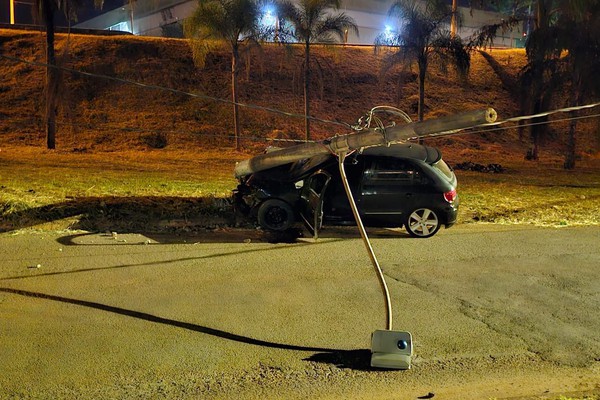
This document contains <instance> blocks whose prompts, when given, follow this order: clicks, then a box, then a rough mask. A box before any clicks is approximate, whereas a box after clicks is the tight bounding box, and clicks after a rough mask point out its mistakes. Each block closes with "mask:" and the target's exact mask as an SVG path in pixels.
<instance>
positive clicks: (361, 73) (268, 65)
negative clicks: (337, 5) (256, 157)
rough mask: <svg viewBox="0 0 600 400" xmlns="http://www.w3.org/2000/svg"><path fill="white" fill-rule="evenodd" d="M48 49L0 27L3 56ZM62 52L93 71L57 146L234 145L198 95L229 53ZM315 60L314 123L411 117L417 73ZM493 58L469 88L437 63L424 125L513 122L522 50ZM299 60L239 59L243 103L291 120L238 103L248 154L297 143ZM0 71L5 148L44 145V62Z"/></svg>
mask: <svg viewBox="0 0 600 400" xmlns="http://www.w3.org/2000/svg"><path fill="white" fill-rule="evenodd" d="M44 46H45V37H44V36H43V35H42V34H41V33H38V32H25V31H12V30H0V54H1V55H5V56H10V57H15V58H18V59H21V60H26V61H28V62H34V63H36V62H37V63H43V62H44V59H45V58H44V51H45V50H44ZM57 48H58V50H59V51H58V53H59V54H61V57H60V60H61V61H60V62H61V65H62V66H63V67H65V68H67V69H73V70H77V71H84V72H86V73H90V74H93V75H83V74H79V73H73V72H70V71H68V70H63V71H62V75H63V81H64V84H63V85H62V86H61V88H60V99H59V103H60V110H59V115H58V119H57V121H58V124H59V125H58V134H57V146H58V148H59V149H63V150H66V151H102V150H108V151H111V150H119V149H121V150H122V149H143V148H146V147H153V148H161V147H165V146H168V147H169V148H182V149H189V148H193V147H190V146H198V147H199V148H205V147H212V146H216V145H218V146H223V145H229V146H231V145H232V144H233V141H232V139H231V135H232V132H233V127H232V126H233V123H232V111H231V105H230V104H227V103H226V102H218V101H213V100H210V99H208V98H206V97H204V96H208V97H214V98H219V99H224V100H226V101H228V100H229V99H230V73H229V68H230V57H229V55H228V53H227V51H226V50H223V51H222V52H216V53H212V54H209V56H208V57H207V59H206V62H205V65H204V66H202V67H199V66H197V65H195V63H194V59H193V57H192V51H191V49H190V46H189V44H188V42H187V41H185V40H178V39H161V38H141V37H132V36H110V37H109V36H107V37H103V36H84V35H70V36H68V37H67V36H66V35H57ZM66 50H68V51H66ZM314 54H315V56H316V57H315V61H314V62H313V65H314V68H315V73H314V74H313V75H314V76H315V78H314V80H313V82H312V88H313V89H312V90H313V91H312V94H313V96H312V103H311V107H312V112H311V114H312V115H313V116H314V117H317V118H321V119H325V120H331V121H339V122H344V123H354V122H355V121H356V120H357V118H358V117H360V116H361V115H363V114H364V112H366V111H367V110H369V109H370V108H371V107H373V106H377V105H392V106H396V107H398V108H400V109H402V110H404V111H406V112H407V113H408V114H409V115H410V116H411V117H412V118H413V119H416V111H417V99H418V88H417V81H416V77H417V76H416V70H414V69H413V70H412V71H411V70H407V69H404V70H402V69H401V68H395V69H392V70H390V71H389V72H387V73H386V74H382V73H381V71H382V59H383V56H384V54H378V55H376V54H375V53H374V50H373V48H372V47H342V46H338V47H335V48H325V47H318V46H315V51H314ZM488 54H489V55H488V56H487V57H486V58H487V60H486V58H484V57H483V56H482V55H481V54H480V53H477V52H476V53H474V54H473V57H472V63H471V71H470V74H469V77H468V80H466V81H464V82H461V81H460V80H459V79H458V78H457V76H456V74H455V73H454V72H453V71H452V70H451V69H450V70H448V71H447V72H446V73H442V72H441V70H440V68H439V67H438V66H436V65H432V66H431V67H430V72H429V76H428V79H427V88H426V117H427V118H431V117H436V116H441V115H446V114H451V113H456V112H460V111H464V110H470V109H478V108H484V107H494V108H495V109H496V110H497V111H498V114H499V116H500V118H507V117H510V116H515V115H518V104H517V103H518V99H515V96H514V94H512V93H511V90H514V87H513V88H511V87H510V85H511V84H510V82H511V78H512V79H513V81H514V79H516V76H517V74H518V72H519V71H520V69H521V68H522V66H523V65H524V63H525V54H524V52H523V51H522V50H493V51H488ZM490 56H491V57H490ZM490 60H491V62H490ZM301 62H302V54H301V52H300V48H292V49H291V51H290V50H289V49H285V48H284V47H283V46H279V45H264V46H263V48H262V49H260V50H254V51H251V52H249V53H247V55H246V56H245V61H244V70H243V71H242V73H241V74H240V80H241V83H240V102H242V103H247V104H252V105H257V106H261V107H267V108H273V109H277V110H281V111H284V112H286V113H291V114H296V116H288V115H281V114H276V113H272V112H269V111H264V110H256V109H252V108H244V107H243V108H242V113H241V120H242V128H243V138H244V140H243V142H242V144H243V145H244V146H245V147H247V148H248V147H252V144H254V143H258V144H259V145H260V146H261V147H262V146H264V145H265V143H264V139H266V138H283V139H286V138H290V139H298V138H301V137H303V129H304V128H303V124H304V122H303V119H302V118H299V117H298V116H301V115H302V114H303V98H302V89H301V81H300V74H299V66H300V64H301ZM491 65H494V68H492V67H491ZM0 75H1V76H2V77H3V78H4V79H2V81H1V82H0V141H1V142H4V143H15V144H29V145H39V146H43V143H44V128H43V115H44V81H45V70H44V68H43V66H41V65H36V64H28V63H25V62H18V61H14V60H9V59H1V58H0ZM101 76H105V77H110V78H113V79H108V78H105V77H101ZM500 77H502V78H503V79H500ZM507 77H508V80H507ZM114 78H116V79H117V80H115V79H114ZM125 81H131V82H135V83H137V84H141V85H148V86H146V87H142V86H139V85H134V84H132V83H127V82H125ZM164 88H166V89H169V90H165V89H164ZM190 94H193V95H196V97H194V96H191V95H190ZM198 96H200V97H198ZM590 124H593V123H592V122H590ZM590 126H592V125H590ZM563 128H564V127H563ZM563 128H561V127H560V126H553V129H554V130H555V131H556V133H555V135H554V137H553V140H555V141H556V142H558V143H560V142H562V136H563V135H564V134H563V133H561V129H563ZM593 129H594V128H589V129H588V130H590V131H592V130H593ZM312 130H313V137H314V138H316V139H321V138H325V137H330V136H333V135H335V134H343V133H348V132H349V129H348V128H346V127H344V126H340V125H334V124H326V123H319V122H315V123H313V124H312ZM597 142H598V140H597V138H596V139H595V141H592V142H591V143H592V144H591V145H590V141H589V140H586V141H584V144H582V146H584V147H585V148H582V151H587V152H593V151H595V150H594V148H595V149H597V145H598V143H597ZM433 144H434V145H440V144H441V145H444V146H446V147H448V146H451V147H454V148H458V149H470V148H473V149H474V150H481V149H487V148H490V149H491V150H492V151H494V149H495V148H496V146H499V145H500V146H503V147H507V146H508V147H512V148H515V149H519V150H518V152H519V153H521V154H523V153H524V151H525V150H524V149H526V148H527V146H528V144H527V140H526V139H524V140H519V138H518V134H517V131H516V129H511V130H506V131H502V132H501V133H493V134H491V133H487V134H485V135H468V136H460V137H456V138H453V139H437V142H435V143H433ZM489 146H491V147H489ZM560 147H561V145H560V144H559V146H558V150H560Z"/></svg>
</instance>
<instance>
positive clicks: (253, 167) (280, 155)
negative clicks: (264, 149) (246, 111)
mask: <svg viewBox="0 0 600 400" xmlns="http://www.w3.org/2000/svg"><path fill="white" fill-rule="evenodd" d="M496 117H497V114H496V111H495V110H494V109H493V108H486V109H483V110H475V111H467V112H465V113H461V114H453V115H448V116H445V117H440V118H434V119H429V120H426V121H421V122H412V123H408V124H403V125H396V126H391V127H387V128H385V129H380V128H375V129H366V130H364V131H360V132H358V133H350V134H347V135H340V136H334V137H332V138H330V139H327V140H324V141H322V142H315V143H303V144H299V145H296V146H291V147H286V148H283V149H280V150H275V151H272V152H269V153H266V154H261V155H258V156H255V157H253V158H251V159H249V160H244V161H241V162H239V163H238V164H237V165H236V167H235V176H236V177H237V178H239V177H242V176H246V175H249V174H252V173H254V172H259V171H264V170H266V169H269V168H274V167H278V166H280V165H285V164H288V163H291V162H294V161H299V160H303V159H305V158H310V157H314V156H317V155H319V154H331V153H334V154H340V153H342V152H348V151H352V150H358V149H360V148H362V147H369V146H381V145H387V144H390V143H396V142H404V141H407V140H409V139H416V138H419V137H423V136H428V135H432V134H437V133H441V132H448V131H454V130H461V129H468V128H473V127H475V126H479V125H483V124H487V123H491V122H494V121H495V120H496Z"/></svg>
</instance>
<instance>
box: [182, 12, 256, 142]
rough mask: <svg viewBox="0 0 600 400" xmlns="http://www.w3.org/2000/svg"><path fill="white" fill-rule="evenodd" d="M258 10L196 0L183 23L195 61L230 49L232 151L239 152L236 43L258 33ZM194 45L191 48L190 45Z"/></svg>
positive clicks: (238, 59) (237, 49) (238, 49)
mask: <svg viewBox="0 0 600 400" xmlns="http://www.w3.org/2000/svg"><path fill="white" fill-rule="evenodd" d="M260 16H261V15H260V7H259V4H258V2H257V1H255V0H198V7H197V8H196V10H195V11H194V13H193V14H192V16H191V17H190V18H189V19H188V20H186V22H185V24H184V25H185V26H184V29H185V32H186V36H188V37H190V38H191V39H192V40H193V41H194V40H197V42H195V43H194V42H193V43H192V45H193V50H194V55H195V58H196V61H197V62H199V63H200V64H203V63H204V58H205V57H206V55H207V54H208V52H209V51H211V50H212V49H214V48H215V46H218V45H219V44H220V43H225V44H226V45H227V46H228V47H229V49H230V50H231V97H232V102H233V120H234V134H235V148H236V149H237V150H239V149H240V117H239V107H238V90H237V84H238V73H239V69H240V68H239V64H240V51H241V47H240V46H241V43H240V40H242V39H245V40H250V41H252V40H253V39H254V38H255V36H256V34H257V32H258V31H259V26H258V24H259V22H258V21H259V19H260ZM194 44H195V46H194Z"/></svg>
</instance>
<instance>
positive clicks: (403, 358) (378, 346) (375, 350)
mask: <svg viewBox="0 0 600 400" xmlns="http://www.w3.org/2000/svg"><path fill="white" fill-rule="evenodd" d="M412 354H413V346H412V335H411V334H410V332H402V331H390V330H377V331H375V332H373V336H372V337H371V367H376V368H386V369H410V365H411V359H412Z"/></svg>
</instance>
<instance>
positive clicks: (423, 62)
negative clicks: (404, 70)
mask: <svg viewBox="0 0 600 400" xmlns="http://www.w3.org/2000/svg"><path fill="white" fill-rule="evenodd" d="M426 75H427V59H426V58H425V57H423V58H421V59H420V60H419V104H418V116H417V117H418V121H423V115H424V113H425V76H426ZM419 144H423V139H422V138H419Z"/></svg>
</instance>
